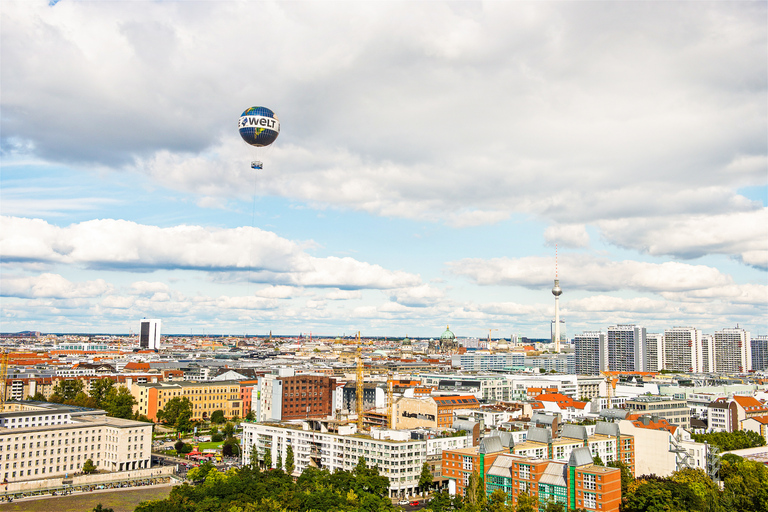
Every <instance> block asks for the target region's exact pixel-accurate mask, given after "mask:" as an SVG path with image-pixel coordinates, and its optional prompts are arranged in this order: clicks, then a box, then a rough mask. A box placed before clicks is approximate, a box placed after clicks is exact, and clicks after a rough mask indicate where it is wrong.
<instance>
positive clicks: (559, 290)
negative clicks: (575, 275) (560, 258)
mask: <svg viewBox="0 0 768 512" xmlns="http://www.w3.org/2000/svg"><path fill="white" fill-rule="evenodd" d="M562 294H563V290H562V288H560V279H558V275H557V244H555V286H554V287H553V288H552V295H554V296H555V340H554V341H555V352H557V353H559V352H560V295H562Z"/></svg>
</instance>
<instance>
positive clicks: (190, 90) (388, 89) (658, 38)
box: [0, 0, 768, 337]
mask: <svg viewBox="0 0 768 512" xmlns="http://www.w3.org/2000/svg"><path fill="white" fill-rule="evenodd" d="M0 10H2V16H3V20H4V23H3V31H2V34H0V43H1V45H2V46H1V50H0V51H2V55H1V56H2V67H1V68H0V86H1V87H2V91H3V94H2V96H1V97H0V108H1V113H0V123H1V124H0V128H1V130H0V135H1V137H2V141H1V142H2V148H1V149H2V153H0V156H1V158H2V160H1V166H0V185H1V186H2V189H1V190H0V215H1V217H0V223H1V224H0V228H1V229H0V257H1V258H2V260H1V261H0V272H1V273H2V274H0V301H1V302H0V304H1V305H2V314H1V315H0V322H1V324H0V331H3V332H15V331H20V330H40V331H45V332H116V333H121V332H127V331H128V330H129V329H133V330H135V329H136V328H137V326H138V319H140V318H142V317H147V318H161V319H162V320H163V331H164V332H166V333H187V332H190V331H192V332H203V331H205V332H210V333H224V334H244V333H247V334H264V333H267V332H269V331H270V330H271V331H273V332H276V333H278V332H279V333H299V332H310V331H311V332H314V333H320V334H332V335H337V334H343V333H347V334H349V333H352V332H355V331H358V330H359V331H362V332H363V334H368V335H391V336H397V335H401V336H402V335H406V334H408V335H411V336H437V335H439V334H440V333H441V332H442V330H443V329H444V328H445V325H447V324H450V325H451V328H452V330H453V331H454V332H456V334H457V335H459V336H486V335H487V334H488V332H489V330H490V329H498V331H493V335H494V336H499V335H504V336H507V337H509V335H510V334H512V333H515V334H522V335H524V336H530V337H546V336H548V335H549V322H550V319H551V318H552V317H553V314H554V310H553V308H554V302H553V298H552V295H551V293H550V290H551V288H552V280H553V279H554V269H555V244H556V243H557V245H558V254H559V256H558V267H559V277H560V280H561V286H562V288H563V290H564V294H563V296H562V297H561V311H562V317H563V318H564V319H565V320H566V322H567V334H568V335H569V336H572V335H573V334H574V333H579V332H581V331H583V330H588V329H589V330H591V329H606V328H607V327H608V326H610V325H615V324H618V323H637V324H640V325H643V326H645V327H647V328H648V329H649V331H650V332H659V331H662V330H663V329H665V328H670V327H673V326H681V325H685V326H694V327H699V328H700V329H702V330H703V331H704V332H713V331H714V330H717V329H721V328H725V327H732V326H735V325H736V324H738V325H741V326H743V327H745V328H748V329H750V330H751V332H752V333H753V334H765V333H767V332H768V311H767V309H768V281H767V280H766V276H767V275H768V274H767V273H766V270H768V209H767V208H766V201H767V200H768V199H767V197H768V185H767V182H768V142H767V141H768V106H767V105H768V101H767V100H768V97H767V95H766V90H767V88H768V87H767V84H766V77H767V76H768V69H766V67H767V66H766V62H768V54H767V53H768V52H767V50H766V48H768V44H767V43H768V28H766V25H765V23H764V20H765V19H766V14H767V13H766V5H765V4H764V3H757V2H728V3H723V2H715V3H695V4H693V3H688V2H667V3H648V2H621V3H598V2H580V3H563V2H551V3H550V2H509V3H505V2H491V3H482V2H449V3H441V2H424V3H413V2H411V3H400V2H358V3H355V2H343V3H339V2H290V3H285V2H103V3H101V2H73V1H68V0H63V1H61V2H58V3H56V4H55V5H53V6H51V5H48V3H47V2H29V1H24V2H21V1H18V2H14V1H7V2H3V3H2V4H0ZM256 105H264V106H267V107H269V108H271V109H273V110H274V111H275V112H276V114H277V116H278V117H279V119H280V122H281V134H280V136H279V137H278V139H277V141H276V142H275V144H274V145H273V146H272V147H271V148H270V149H268V150H266V151H263V152H261V153H260V154H257V153H256V151H255V150H254V149H253V148H251V147H249V146H247V145H246V144H244V143H243V141H242V140H241V139H240V137H239V135H238V132H237V124H236V123H237V118H238V117H239V115H240V113H241V112H242V111H244V110H245V109H246V108H248V107H251V106H256ZM257 157H258V158H260V159H261V160H263V161H264V169H263V170H262V171H259V172H258V173H255V172H254V171H252V170H251V169H250V165H249V163H250V161H251V160H252V159H254V158H257Z"/></svg>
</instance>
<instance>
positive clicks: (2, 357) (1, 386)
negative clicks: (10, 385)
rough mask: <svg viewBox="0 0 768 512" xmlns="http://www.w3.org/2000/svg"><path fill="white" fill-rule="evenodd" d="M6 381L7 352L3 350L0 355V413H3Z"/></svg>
mask: <svg viewBox="0 0 768 512" xmlns="http://www.w3.org/2000/svg"><path fill="white" fill-rule="evenodd" d="M7 380H8V351H7V350H3V352H2V354H0V412H4V411H5V398H6V397H5V394H6V392H7V386H6V382H7Z"/></svg>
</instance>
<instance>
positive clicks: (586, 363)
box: [573, 331, 608, 375]
mask: <svg viewBox="0 0 768 512" xmlns="http://www.w3.org/2000/svg"><path fill="white" fill-rule="evenodd" d="M573 344H574V349H575V353H576V358H575V366H576V368H575V370H576V375H600V372H604V371H606V370H607V369H608V359H607V357H608V346H607V338H606V335H605V333H604V332H600V331H584V332H583V333H582V334H577V335H575V336H574V337H573Z"/></svg>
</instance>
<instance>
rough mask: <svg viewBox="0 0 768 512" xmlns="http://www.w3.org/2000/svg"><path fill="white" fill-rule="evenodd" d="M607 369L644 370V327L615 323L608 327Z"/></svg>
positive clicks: (645, 360)
mask: <svg viewBox="0 0 768 512" xmlns="http://www.w3.org/2000/svg"><path fill="white" fill-rule="evenodd" d="M607 338H608V341H607V346H608V370H609V371H618V372H644V371H646V362H647V355H646V343H645V327H638V326H637V325H615V326H612V327H609V328H608V336H607Z"/></svg>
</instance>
